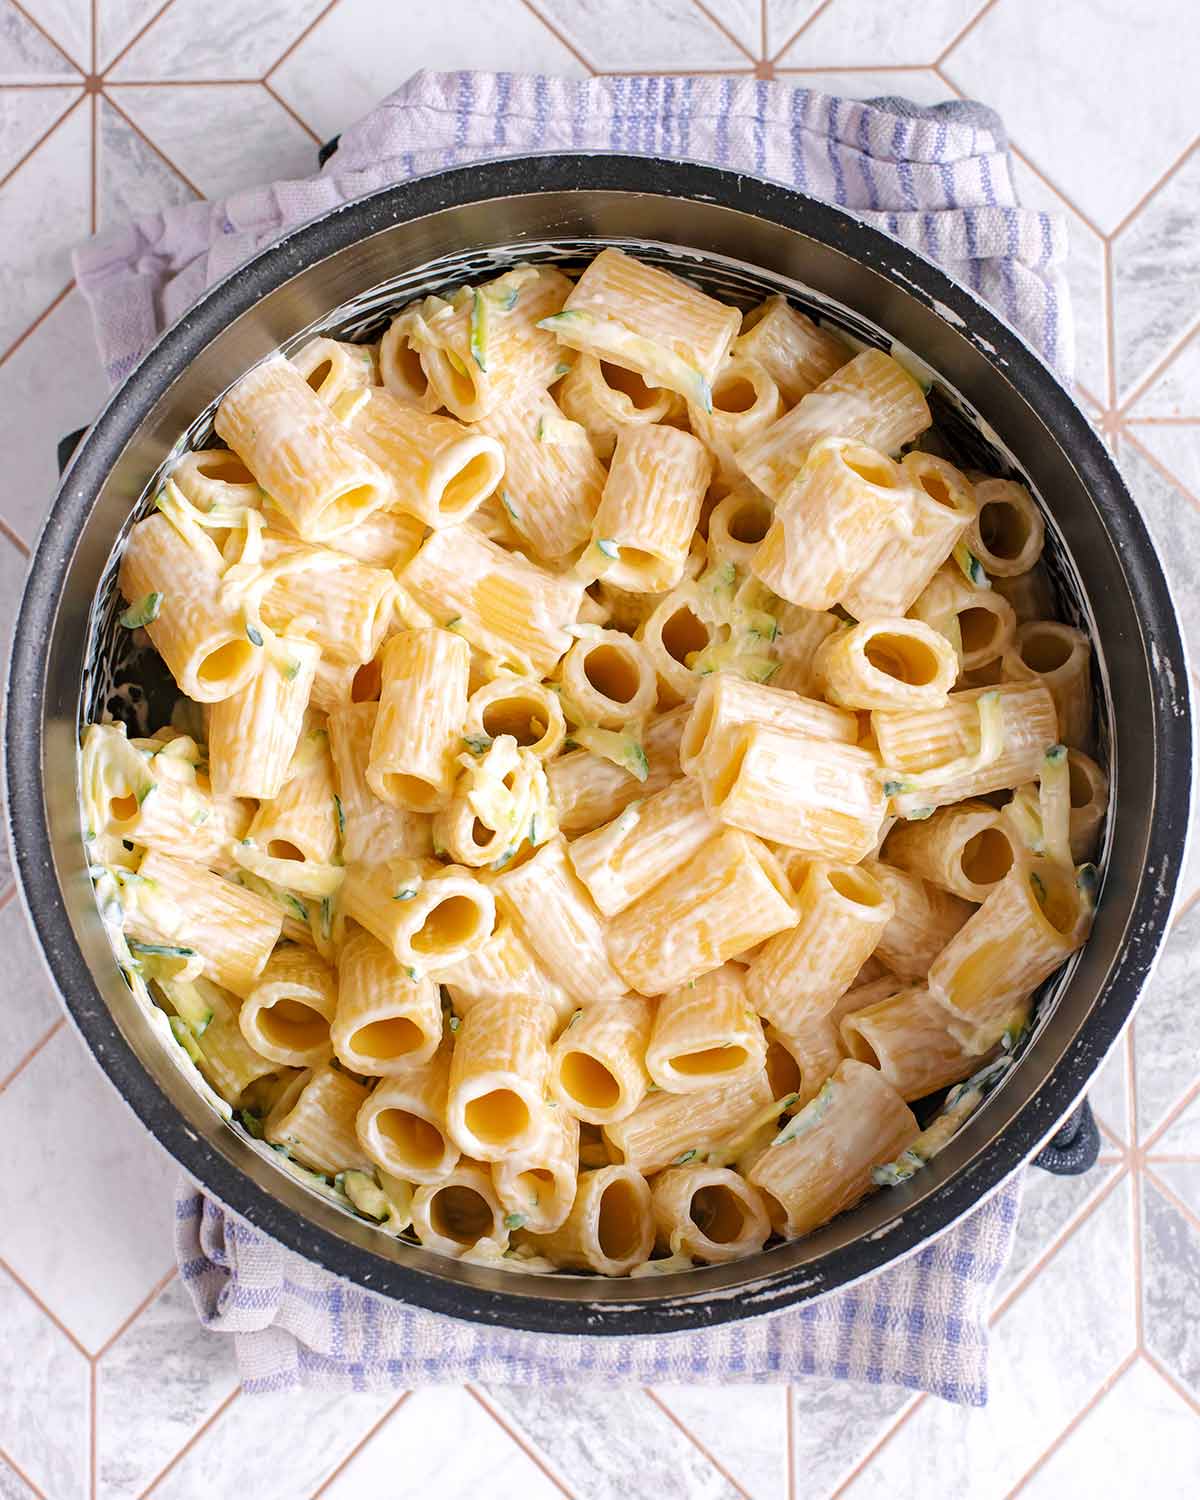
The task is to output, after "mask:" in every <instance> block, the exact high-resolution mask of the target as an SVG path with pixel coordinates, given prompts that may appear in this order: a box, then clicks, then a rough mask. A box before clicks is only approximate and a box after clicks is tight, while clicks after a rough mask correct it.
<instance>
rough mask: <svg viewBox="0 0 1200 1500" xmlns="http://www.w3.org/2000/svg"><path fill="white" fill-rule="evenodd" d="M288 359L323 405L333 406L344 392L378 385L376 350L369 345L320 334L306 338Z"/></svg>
mask: <svg viewBox="0 0 1200 1500" xmlns="http://www.w3.org/2000/svg"><path fill="white" fill-rule="evenodd" d="M291 361H292V364H293V365H295V367H296V369H297V370H298V371H299V372H300V374H301V375H302V376H303V377H304V379H305V380H306V381H307V382H308V384H309V385H310V386H311V387H312V389H313V390H314V391H315V392H316V393H317V395H318V396H320V398H321V400H322V401H324V403H325V405H326V406H332V405H333V404H334V402H335V401H336V400H337V399H338V397H339V396H344V395H345V394H346V392H347V391H361V390H365V389H366V388H367V387H368V386H372V385H378V384H379V380H378V378H377V370H376V365H375V352H374V350H373V348H372V347H371V345H369V344H348V343H344V342H342V341H341V340H340V339H329V338H323V337H322V338H315V339H309V341H308V343H307V344H304V345H303V346H302V347H301V348H299V349H297V350H296V352H295V354H293V355H292V356H291Z"/></svg>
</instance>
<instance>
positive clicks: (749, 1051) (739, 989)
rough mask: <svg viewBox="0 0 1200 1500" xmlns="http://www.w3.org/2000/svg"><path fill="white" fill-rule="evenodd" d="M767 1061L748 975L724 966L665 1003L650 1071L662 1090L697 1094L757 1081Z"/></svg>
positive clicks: (658, 1018) (651, 1050) (649, 1052)
mask: <svg viewBox="0 0 1200 1500" xmlns="http://www.w3.org/2000/svg"><path fill="white" fill-rule="evenodd" d="M766 1055H767V1044H766V1041H765V1039H764V1037H763V1029H762V1024H761V1022H760V1021H759V1019H758V1016H757V1015H755V1013H754V1010H753V1009H752V1008H751V1003H750V1000H749V998H748V996H747V993H746V985H745V981H744V979H743V977H742V970H741V969H740V968H738V966H737V965H736V964H723V965H722V966H721V968H719V969H714V970H712V971H711V973H708V974H702V975H701V976H700V978H699V979H697V980H696V981H695V982H694V984H690V985H683V986H682V987H681V988H680V989H677V990H672V991H671V992H670V994H667V995H664V996H663V997H662V999H661V1000H660V1001H659V1003H658V1009H657V1011H656V1012H655V1016H654V1031H653V1034H652V1035H651V1038H650V1045H649V1047H648V1048H647V1049H646V1069H647V1071H648V1072H649V1074H650V1077H651V1078H652V1079H653V1080H654V1082H655V1083H656V1084H657V1085H658V1086H659V1088H661V1089H666V1090H667V1091H668V1092H670V1093H673V1094H692V1093H697V1092H700V1091H703V1090H705V1089H709V1088H713V1087H714V1086H715V1085H718V1084H724V1083H732V1082H733V1081H734V1080H735V1079H739V1078H749V1077H753V1076H756V1075H757V1074H758V1073H760V1072H761V1071H762V1067H763V1063H764V1062H765V1060H766Z"/></svg>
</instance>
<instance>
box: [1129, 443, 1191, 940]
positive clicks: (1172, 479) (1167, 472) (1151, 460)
mask: <svg viewBox="0 0 1200 1500" xmlns="http://www.w3.org/2000/svg"><path fill="white" fill-rule="evenodd" d="M1122 436H1123V437H1124V438H1125V439H1126V440H1127V441H1128V442H1129V443H1131V444H1132V445H1133V446H1134V447H1135V448H1136V449H1137V451H1138V452H1139V453H1140V454H1141V455H1142V457H1143V458H1144V459H1145V460H1146V462H1147V463H1148V464H1149V465H1150V466H1151V467H1152V468H1154V469H1157V470H1158V472H1159V474H1161V475H1162V477H1163V478H1164V479H1165V480H1167V481H1168V482H1169V483H1170V484H1173V485H1174V486H1175V488H1176V489H1177V490H1178V491H1179V492H1180V494H1181V495H1182V496H1183V497H1184V499H1185V500H1189V501H1190V502H1191V503H1192V505H1194V506H1195V507H1196V509H1197V510H1200V495H1197V494H1196V493H1195V491H1193V490H1192V489H1190V488H1189V487H1188V486H1187V485H1186V484H1184V482H1183V480H1182V479H1180V477H1179V476H1178V474H1176V473H1175V472H1174V471H1173V470H1171V469H1168V468H1167V466H1166V464H1165V463H1163V461H1162V459H1161V458H1159V457H1158V456H1157V455H1156V454H1154V453H1151V451H1150V449H1149V448H1147V447H1146V445H1145V444H1144V443H1142V442H1140V441H1139V440H1138V438H1137V437H1136V436H1135V435H1134V434H1133V433H1132V432H1130V431H1129V430H1128V429H1125V430H1124V431H1123V432H1122ZM1180 915H1181V916H1182V915H1183V913H1182V912H1181V913H1180Z"/></svg>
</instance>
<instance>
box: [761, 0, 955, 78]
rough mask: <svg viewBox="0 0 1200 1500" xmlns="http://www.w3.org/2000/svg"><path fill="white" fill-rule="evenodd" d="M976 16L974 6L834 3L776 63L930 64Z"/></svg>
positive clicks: (871, 0)
mask: <svg viewBox="0 0 1200 1500" xmlns="http://www.w3.org/2000/svg"><path fill="white" fill-rule="evenodd" d="M978 10H979V0H926V3H923V4H921V5H918V6H899V5H880V4H878V3H877V0H834V4H832V5H830V6H828V7H827V8H826V9H825V10H823V11H822V12H821V14H820V15H819V16H817V18H816V19H815V20H814V21H813V23H812V25H811V26H808V27H806V28H805V30H804V32H803V33H802V34H801V35H800V36H799V37H798V38H797V39H796V41H795V42H794V43H793V44H792V46H790V47H789V48H788V49H787V51H786V52H785V53H784V54H783V56H782V57H781V58H780V62H783V63H786V64H787V66H788V67H790V68H803V67H806V66H809V67H811V66H820V67H834V68H854V67H861V66H862V64H863V63H887V64H888V65H889V66H891V67H904V66H909V65H915V64H918V63H931V62H933V60H934V59H935V58H936V57H937V56H938V55H939V53H941V52H943V51H944V50H945V48H946V47H947V46H948V45H949V43H950V42H952V41H953V40H954V38H955V37H956V36H958V34H959V32H961V31H962V29H963V27H964V26H966V24H967V22H968V21H970V19H971V17H972V16H974V15H975V14H976V13H977V12H978Z"/></svg>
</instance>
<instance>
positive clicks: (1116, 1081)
mask: <svg viewBox="0 0 1200 1500" xmlns="http://www.w3.org/2000/svg"><path fill="white" fill-rule="evenodd" d="M1088 1099H1089V1100H1090V1101H1091V1106H1092V1109H1093V1110H1094V1112H1095V1114H1096V1117H1097V1119H1099V1120H1102V1121H1103V1123H1104V1124H1105V1125H1106V1126H1107V1127H1108V1129H1109V1130H1110V1131H1111V1132H1112V1134H1113V1135H1115V1136H1116V1138H1117V1140H1118V1141H1121V1142H1123V1143H1125V1144H1128V1141H1129V1049H1128V1047H1127V1046H1126V1043H1125V1037H1124V1036H1122V1037H1121V1038H1120V1039H1119V1040H1118V1042H1117V1045H1116V1046H1115V1047H1114V1048H1113V1050H1112V1051H1111V1052H1110V1053H1109V1055H1108V1061H1107V1062H1106V1063H1105V1064H1104V1066H1103V1067H1102V1068H1101V1069H1100V1071H1099V1072H1098V1073H1097V1074H1096V1076H1095V1077H1094V1078H1093V1079H1092V1081H1091V1083H1090V1084H1089V1085H1088ZM1100 1149H1101V1150H1102V1151H1111V1150H1112V1147H1111V1145H1110V1144H1109V1143H1108V1142H1107V1141H1101V1143H1100Z"/></svg>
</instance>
